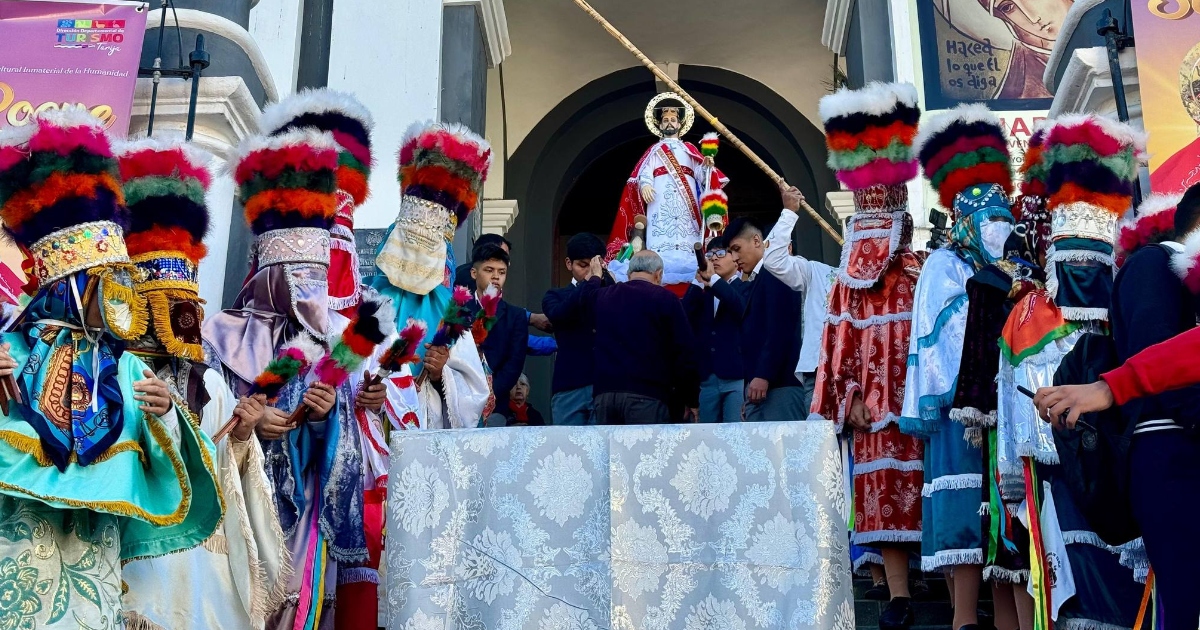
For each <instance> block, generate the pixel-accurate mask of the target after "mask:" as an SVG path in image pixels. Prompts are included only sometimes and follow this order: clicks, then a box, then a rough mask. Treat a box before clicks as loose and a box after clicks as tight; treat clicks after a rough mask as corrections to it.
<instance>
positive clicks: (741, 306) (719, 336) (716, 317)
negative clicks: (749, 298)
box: [683, 278, 745, 380]
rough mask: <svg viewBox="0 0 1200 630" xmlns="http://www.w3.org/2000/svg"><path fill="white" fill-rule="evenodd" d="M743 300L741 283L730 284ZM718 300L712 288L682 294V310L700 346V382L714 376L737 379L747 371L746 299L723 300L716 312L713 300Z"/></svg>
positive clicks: (698, 362)
mask: <svg viewBox="0 0 1200 630" xmlns="http://www.w3.org/2000/svg"><path fill="white" fill-rule="evenodd" d="M730 284H731V285H732V286H733V288H734V289H736V290H737V291H738V296H739V298H740V297H741V291H742V288H743V287H742V285H743V284H744V283H743V282H742V281H741V280H738V279H736V278H735V279H734V280H733V281H732V282H731V283H730ZM714 299H719V298H717V295H716V293H715V292H714V291H713V290H712V288H705V289H701V288H700V287H698V286H696V285H692V286H690V287H688V290H687V292H686V293H684V294H683V310H684V311H685V312H686V313H687V316H688V322H689V323H690V324H691V325H692V335H693V336H694V337H695V339H696V343H697V344H698V345H699V348H698V351H697V353H696V354H697V357H696V359H697V366H698V367H699V372H700V379H701V380H704V379H706V378H708V377H709V375H711V374H716V375H717V378H721V379H728V380H736V379H740V378H742V376H743V373H744V372H745V369H744V368H743V366H742V315H743V314H744V313H745V303H744V301H743V300H741V299H738V300H721V301H720V304H718V305H717V308H716V312H715V313H714V312H713V301H714Z"/></svg>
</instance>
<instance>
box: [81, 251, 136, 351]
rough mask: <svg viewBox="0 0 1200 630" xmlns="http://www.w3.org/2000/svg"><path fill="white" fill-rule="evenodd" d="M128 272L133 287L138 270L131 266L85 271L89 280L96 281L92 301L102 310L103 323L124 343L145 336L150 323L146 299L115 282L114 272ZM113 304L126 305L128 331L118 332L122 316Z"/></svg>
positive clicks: (120, 330) (120, 329)
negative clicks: (97, 283) (127, 310)
mask: <svg viewBox="0 0 1200 630" xmlns="http://www.w3.org/2000/svg"><path fill="white" fill-rule="evenodd" d="M118 270H120V271H128V272H130V274H131V277H132V280H133V283H134V284H135V285H136V284H137V280H138V278H139V276H140V273H141V271H140V270H139V269H138V268H137V267H134V266H132V265H119V266H108V267H94V268H91V269H88V270H87V273H88V275H89V276H91V277H92V278H95V279H97V281H98V282H99V286H98V288H97V291H96V296H95V298H98V299H99V300H100V308H101V309H103V311H104V324H105V326H106V327H107V328H108V329H109V330H110V331H112V333H113V334H114V335H116V336H117V337H120V338H121V339H124V340H126V341H135V340H136V339H137V338H138V337H141V336H142V335H144V334H146V329H147V328H148V327H149V324H150V309H149V308H148V307H147V306H146V298H145V297H144V296H142V295H141V294H139V293H138V292H137V291H135V290H134V289H133V288H132V287H127V286H125V285H123V284H121V283H120V282H118V281H117V279H116V277H115V275H114V273H115V272H116V271H118ZM114 303H124V304H127V305H128V306H129V328H127V329H122V328H120V327H119V323H118V321H119V320H120V319H121V318H122V317H124V314H123V313H118V312H117V311H116V307H115V306H114Z"/></svg>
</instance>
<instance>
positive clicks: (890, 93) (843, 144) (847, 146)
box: [819, 83, 921, 289]
mask: <svg viewBox="0 0 1200 630" xmlns="http://www.w3.org/2000/svg"><path fill="white" fill-rule="evenodd" d="M819 112H820V115H821V122H822V123H823V124H824V125H825V145H826V147H827V148H828V149H829V161H828V164H829V167H830V168H832V169H833V170H834V171H835V173H836V174H837V178H838V181H840V182H841V183H842V184H843V185H844V186H846V188H849V189H850V190H851V191H853V192H854V208H855V214H854V216H852V217H851V218H850V220H849V222H848V223H847V226H846V244H845V246H844V247H842V259H841V263H840V265H839V266H838V280H839V281H840V282H841V283H842V284H845V285H847V286H849V287H851V288H855V289H861V288H868V287H871V286H874V285H875V283H876V282H878V280H879V278H880V277H881V276H882V274H883V273H884V272H886V271H887V269H888V267H889V265H890V264H891V260H892V258H893V257H894V256H895V255H896V253H897V252H899V251H900V250H903V249H907V248H908V246H909V241H910V240H911V238H912V217H911V216H910V215H909V213H908V187H907V186H906V184H907V183H908V181H909V180H911V179H913V178H914V177H916V176H917V160H916V156H915V155H914V153H913V146H912V144H913V138H914V137H916V135H917V122H918V121H919V120H920V118H921V110H920V108H919V107H918V106H917V89H916V88H915V87H913V86H912V85H910V84H907V83H870V84H868V85H867V86H866V87H864V88H862V89H860V90H850V89H848V88H842V89H840V90H838V91H837V92H835V93H833V94H830V95H829V96H826V97H824V98H822V99H821V102H820V106H819Z"/></svg>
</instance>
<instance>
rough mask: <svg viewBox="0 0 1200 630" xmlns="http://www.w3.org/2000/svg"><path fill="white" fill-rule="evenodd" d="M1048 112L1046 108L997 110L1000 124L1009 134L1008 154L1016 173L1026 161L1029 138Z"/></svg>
mask: <svg viewBox="0 0 1200 630" xmlns="http://www.w3.org/2000/svg"><path fill="white" fill-rule="evenodd" d="M1048 113H1049V112H1047V111H1045V110H1042V111H1015V112H1000V111H998V112H996V116H997V117H999V118H1000V124H1001V125H1003V126H1004V131H1005V133H1007V134H1008V155H1009V158H1010V159H1011V160H1012V165H1013V172H1014V173H1016V172H1019V171H1020V170H1021V165H1022V164H1023V163H1024V162H1025V150H1026V149H1028V148H1029V139H1030V138H1032V137H1033V132H1034V130H1035V129H1036V126H1037V125H1038V123H1040V122H1041V121H1043V120H1045V119H1046V115H1047V114H1048Z"/></svg>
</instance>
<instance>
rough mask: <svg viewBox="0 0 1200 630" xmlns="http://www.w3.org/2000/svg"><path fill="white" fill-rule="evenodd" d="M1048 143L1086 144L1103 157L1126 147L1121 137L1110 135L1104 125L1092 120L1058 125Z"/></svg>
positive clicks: (1047, 140)
mask: <svg viewBox="0 0 1200 630" xmlns="http://www.w3.org/2000/svg"><path fill="white" fill-rule="evenodd" d="M1046 144H1047V145H1055V144H1061V145H1067V146H1070V145H1073V144H1086V145H1087V146H1089V147H1091V148H1092V150H1094V151H1095V152H1096V153H1098V154H1100V155H1101V156H1102V157H1103V156H1107V155H1113V154H1116V153H1120V152H1121V149H1123V148H1124V145H1122V144H1121V141H1120V140H1119V139H1117V138H1114V137H1112V136H1111V135H1109V133H1108V132H1107V131H1105V129H1104V128H1103V127H1101V126H1100V125H1097V124H1096V123H1095V122H1093V121H1091V120H1084V121H1081V122H1080V123H1079V124H1078V125H1071V126H1066V125H1056V126H1055V127H1054V128H1053V129H1051V130H1050V137H1049V138H1047V139H1046Z"/></svg>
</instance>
